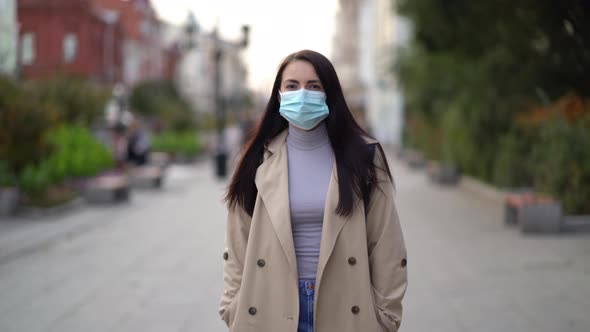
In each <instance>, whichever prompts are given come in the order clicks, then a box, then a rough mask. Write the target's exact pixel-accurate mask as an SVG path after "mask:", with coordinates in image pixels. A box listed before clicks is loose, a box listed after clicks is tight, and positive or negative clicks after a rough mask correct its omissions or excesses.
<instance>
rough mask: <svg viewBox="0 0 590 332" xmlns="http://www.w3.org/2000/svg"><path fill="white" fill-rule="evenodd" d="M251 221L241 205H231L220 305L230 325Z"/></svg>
mask: <svg viewBox="0 0 590 332" xmlns="http://www.w3.org/2000/svg"><path fill="white" fill-rule="evenodd" d="M251 222H252V218H251V217H250V216H249V215H248V213H246V211H245V210H244V209H243V208H242V207H241V206H240V205H238V204H236V205H234V206H230V207H229V209H228V217H227V226H226V231H225V252H224V253H223V258H224V264H223V295H222V297H221V303H220V307H219V314H220V315H221V319H223V321H225V323H226V324H227V325H228V326H229V325H230V324H231V322H232V321H233V317H234V316H235V307H236V302H237V301H236V295H238V292H239V290H240V286H241V284H242V273H243V271H244V260H245V257H246V247H247V245H248V234H249V233H250V224H251Z"/></svg>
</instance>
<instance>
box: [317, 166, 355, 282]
mask: <svg viewBox="0 0 590 332" xmlns="http://www.w3.org/2000/svg"><path fill="white" fill-rule="evenodd" d="M338 200H339V193H338V174H337V171H336V162H334V164H333V166H332V176H331V177H330V184H329V186H328V193H327V195H326V203H325V206H324V221H323V225H322V239H321V243H320V257H319V260H318V270H317V277H316V287H317V288H319V285H320V283H321V279H322V275H323V273H324V268H325V267H326V264H327V263H328V260H329V259H330V256H331V255H332V251H333V250H334V245H335V244H336V239H337V238H338V235H339V234H340V231H341V230H342V228H343V227H344V225H345V224H346V222H347V221H348V220H349V219H350V218H348V217H343V216H341V215H339V214H337V213H336V212H335V211H336V207H337V206H338ZM317 288H316V289H317ZM318 291H319V290H318Z"/></svg>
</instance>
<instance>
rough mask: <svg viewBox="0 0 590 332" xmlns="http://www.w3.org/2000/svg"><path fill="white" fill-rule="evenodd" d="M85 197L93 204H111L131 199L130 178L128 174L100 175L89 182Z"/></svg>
mask: <svg viewBox="0 0 590 332" xmlns="http://www.w3.org/2000/svg"><path fill="white" fill-rule="evenodd" d="M84 198H85V199H86V201H87V202H88V203H91V204H111V203H118V202H124V201H128V200H129V180H128V178H127V176H126V175H122V174H110V175H102V176H98V177H96V178H94V179H92V180H90V181H89V182H88V184H87V185H86V188H85V189H84Z"/></svg>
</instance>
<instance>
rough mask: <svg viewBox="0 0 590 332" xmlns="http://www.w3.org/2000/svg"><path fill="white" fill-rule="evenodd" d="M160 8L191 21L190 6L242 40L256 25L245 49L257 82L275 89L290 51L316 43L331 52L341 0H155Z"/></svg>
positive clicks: (205, 25) (201, 18)
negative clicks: (279, 69)
mask: <svg viewBox="0 0 590 332" xmlns="http://www.w3.org/2000/svg"><path fill="white" fill-rule="evenodd" d="M152 3H153V4H154V6H155V8H156V10H157V11H158V14H159V16H160V17H161V18H163V19H164V20H165V21H167V22H169V23H172V24H182V23H184V22H185V21H186V18H187V16H188V12H189V10H191V11H193V13H194V14H195V16H196V18H197V21H198V22H199V25H200V26H201V28H202V29H203V30H205V32H209V31H211V29H212V28H213V26H214V25H215V22H216V21H218V22H219V29H220V32H221V35H222V36H223V38H226V39H230V40H239V39H240V38H241V26H242V25H243V24H248V25H250V45H249V47H248V49H247V50H246V51H245V53H244V54H245V60H246V63H247V64H248V66H249V68H248V75H249V80H248V81H249V84H250V86H251V88H253V89H255V90H259V91H262V92H267V90H268V89H270V86H271V84H272V80H273V78H274V75H275V74H276V69H277V66H278V65H279V63H280V61H281V60H282V59H283V58H284V57H285V56H286V55H288V54H289V53H292V52H295V51H298V50H301V49H306V48H307V49H312V50H315V51H318V52H320V53H322V54H324V55H326V56H328V57H331V49H332V36H333V31H334V17H335V14H336V11H337V5H338V4H337V0H297V1H286V0H249V1H247V0H152Z"/></svg>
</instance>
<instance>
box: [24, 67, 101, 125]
mask: <svg viewBox="0 0 590 332" xmlns="http://www.w3.org/2000/svg"><path fill="white" fill-rule="evenodd" d="M27 84H28V85H27V88H29V89H30V90H31V93H33V94H34V95H35V96H36V97H37V98H38V99H39V100H40V101H42V102H44V103H49V104H53V105H55V107H56V108H57V109H58V110H59V112H60V115H61V118H62V120H63V121H64V122H66V123H71V124H80V125H86V126H90V125H92V124H93V122H95V121H96V120H97V119H98V118H99V117H101V116H102V115H103V113H104V108H105V105H106V102H107V100H108V98H109V94H110V93H109V91H108V90H107V89H106V88H103V87H100V86H98V85H96V84H94V83H92V82H90V81H88V80H86V79H83V78H81V77H73V76H62V77H56V78H53V79H49V80H42V81H34V82H29V83H27Z"/></svg>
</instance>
